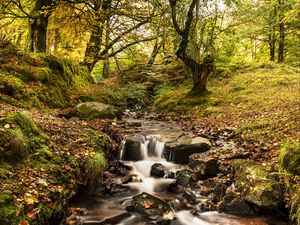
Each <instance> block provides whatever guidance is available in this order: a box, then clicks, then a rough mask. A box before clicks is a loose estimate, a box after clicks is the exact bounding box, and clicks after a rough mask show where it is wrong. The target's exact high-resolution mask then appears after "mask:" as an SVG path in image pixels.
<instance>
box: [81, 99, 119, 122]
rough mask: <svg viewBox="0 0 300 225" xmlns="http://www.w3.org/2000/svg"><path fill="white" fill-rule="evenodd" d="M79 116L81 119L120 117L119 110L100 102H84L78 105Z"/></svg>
mask: <svg viewBox="0 0 300 225" xmlns="http://www.w3.org/2000/svg"><path fill="white" fill-rule="evenodd" d="M77 116H78V117H79V118H81V119H94V118H114V117H116V116H119V112H118V110H117V109H116V108H115V107H113V106H111V105H107V104H103V103H100V102H83V103H80V104H78V105H77Z"/></svg>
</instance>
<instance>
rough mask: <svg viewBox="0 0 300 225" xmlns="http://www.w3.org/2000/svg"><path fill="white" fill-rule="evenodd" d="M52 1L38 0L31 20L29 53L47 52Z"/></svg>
mask: <svg viewBox="0 0 300 225" xmlns="http://www.w3.org/2000/svg"><path fill="white" fill-rule="evenodd" d="M51 5H52V0H37V1H36V2H35V7H34V9H33V10H32V12H31V17H30V18H29V52H46V51H47V28H48V19H49V17H50V16H51V13H52V11H51V9H49V8H50V7H51Z"/></svg>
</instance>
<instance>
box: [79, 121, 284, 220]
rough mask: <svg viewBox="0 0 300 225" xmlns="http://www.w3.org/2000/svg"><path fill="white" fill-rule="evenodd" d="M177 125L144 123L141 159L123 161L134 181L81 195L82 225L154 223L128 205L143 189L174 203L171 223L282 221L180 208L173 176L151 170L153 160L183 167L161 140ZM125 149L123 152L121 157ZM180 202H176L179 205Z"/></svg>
mask: <svg viewBox="0 0 300 225" xmlns="http://www.w3.org/2000/svg"><path fill="white" fill-rule="evenodd" d="M179 129H180V128H178V127H177V126H176V125H175V124H167V123H162V122H160V123H158V122H153V121H152V122H151V121H148V122H145V123H144V124H143V126H142V131H141V133H142V134H143V135H144V142H143V143H142V144H141V147H140V155H141V156H142V157H141V159H140V160H139V161H124V160H123V161H122V162H123V163H124V164H126V165H129V166H130V167H132V168H133V169H132V170H131V171H130V174H131V175H133V177H134V179H133V181H132V182H129V183H127V184H124V186H125V187H126V188H127V189H125V191H123V192H117V193H115V194H113V195H111V194H103V193H102V194H100V195H96V194H95V195H93V196H88V197H87V196H82V197H81V198H79V199H78V200H77V202H76V203H75V207H80V208H86V209H87V213H86V214H85V215H82V218H81V219H82V221H83V224H94V225H95V224H98V225H100V224H118V225H132V224H135V225H146V224H154V223H150V222H151V221H149V220H147V219H145V218H143V217H141V216H140V215H138V214H134V213H128V212H127V211H126V210H125V205H126V202H128V200H130V199H131V198H132V196H135V195H137V194H139V193H142V192H147V193H149V194H152V195H155V196H157V197H158V198H160V199H164V200H171V201H172V202H173V206H174V213H175V217H176V220H174V221H172V222H171V224H172V225H268V224H281V223H279V222H276V221H275V222H270V221H269V220H267V219H265V218H262V217H258V218H242V217H237V216H231V215H226V214H220V213H217V212H204V213H198V215H197V216H194V215H193V214H192V213H191V212H190V211H189V210H186V209H185V208H183V207H181V205H180V202H179V200H177V198H178V196H177V195H176V194H172V193H169V192H168V191H167V187H168V186H169V185H170V184H171V183H173V182H174V179H170V178H166V177H164V178H154V177H151V176H150V169H151V166H152V165H153V164H154V163H160V164H162V165H163V166H164V167H165V168H166V170H167V172H166V174H168V172H170V171H173V170H176V169H180V167H182V165H176V164H174V163H172V162H168V161H167V160H166V159H165V158H164V154H163V153H164V149H165V143H164V142H162V141H160V140H159V137H160V135H162V134H164V133H166V132H168V131H172V132H178V131H179ZM123 154H124V152H121V160H122V155H123ZM176 204H177V205H176Z"/></svg>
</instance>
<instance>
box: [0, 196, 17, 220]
mask: <svg viewBox="0 0 300 225" xmlns="http://www.w3.org/2000/svg"><path fill="white" fill-rule="evenodd" d="M0 215H1V216H0V224H17V215H16V210H15V206H14V196H13V193H12V192H11V191H9V190H3V191H1V192H0Z"/></svg>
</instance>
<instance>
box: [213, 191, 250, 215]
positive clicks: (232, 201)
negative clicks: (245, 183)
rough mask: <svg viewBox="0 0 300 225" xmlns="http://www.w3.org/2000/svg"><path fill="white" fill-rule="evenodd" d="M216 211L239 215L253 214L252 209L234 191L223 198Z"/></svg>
mask: <svg viewBox="0 0 300 225" xmlns="http://www.w3.org/2000/svg"><path fill="white" fill-rule="evenodd" d="M218 212H220V213H228V214H233V215H239V216H252V215H255V213H254V211H253V210H252V208H251V207H250V206H249V205H248V204H247V203H246V201H245V200H244V199H242V198H241V197H239V196H237V195H235V194H234V193H229V194H227V195H226V196H225V197H224V198H223V200H222V202H221V203H220V205H219V208H218Z"/></svg>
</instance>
